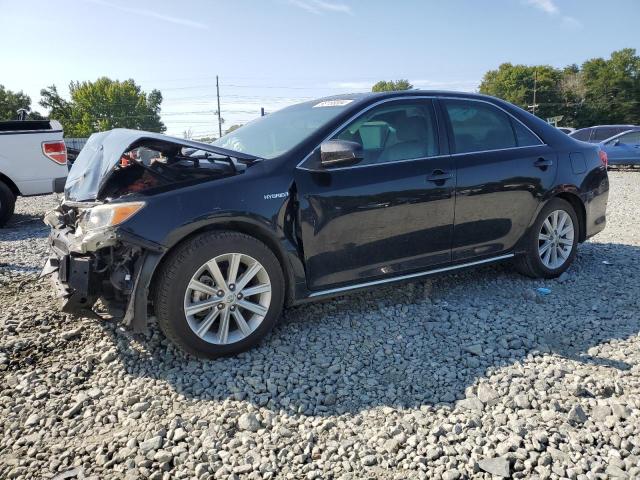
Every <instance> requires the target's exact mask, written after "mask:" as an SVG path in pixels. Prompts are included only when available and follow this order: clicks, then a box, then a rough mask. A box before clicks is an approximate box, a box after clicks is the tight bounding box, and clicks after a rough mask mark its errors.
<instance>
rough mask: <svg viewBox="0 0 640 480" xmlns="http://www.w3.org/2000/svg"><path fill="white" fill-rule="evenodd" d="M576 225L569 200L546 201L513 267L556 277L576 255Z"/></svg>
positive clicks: (540, 276)
mask: <svg viewBox="0 0 640 480" xmlns="http://www.w3.org/2000/svg"><path fill="white" fill-rule="evenodd" d="M579 227H580V225H579V223H578V216H577V215H576V212H575V210H574V209H573V207H572V206H571V204H570V203H569V202H567V201H565V200H562V199H561V198H554V199H552V200H550V201H549V202H548V203H547V205H545V207H544V208H543V209H542V211H541V212H540V214H539V215H538V218H537V219H536V222H535V223H534V224H533V227H532V228H531V229H530V231H529V232H528V234H527V237H526V238H525V250H526V253H525V254H523V255H520V256H519V257H518V258H516V260H515V266H516V269H517V270H518V271H519V272H520V273H522V274H523V275H526V276H528V277H532V278H555V277H558V276H559V275H561V274H562V273H563V272H564V271H565V270H567V269H568V268H569V266H570V265H571V264H572V263H573V260H574V259H575V257H576V252H577V247H578V236H579V231H580V228H579Z"/></svg>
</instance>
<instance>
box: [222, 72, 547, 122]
mask: <svg viewBox="0 0 640 480" xmlns="http://www.w3.org/2000/svg"><path fill="white" fill-rule="evenodd" d="M537 90H538V69H536V70H534V71H533V114H534V115H535V114H536V93H537ZM218 110H220V96H218Z"/></svg>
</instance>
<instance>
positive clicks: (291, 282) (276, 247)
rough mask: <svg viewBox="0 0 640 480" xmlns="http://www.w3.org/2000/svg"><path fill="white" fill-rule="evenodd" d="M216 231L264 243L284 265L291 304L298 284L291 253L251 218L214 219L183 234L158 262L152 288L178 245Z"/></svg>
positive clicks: (283, 269)
mask: <svg viewBox="0 0 640 480" xmlns="http://www.w3.org/2000/svg"><path fill="white" fill-rule="evenodd" d="M214 231H232V232H239V233H244V234H245V235H249V236H250V237H253V238H255V239H257V240H259V241H261V242H262V243H264V244H265V245H266V246H267V247H268V248H269V250H271V251H272V252H273V254H274V255H275V256H276V258H277V259H278V262H279V263H280V265H281V267H282V273H283V277H284V281H285V305H286V304H289V303H290V301H291V300H292V299H293V297H294V292H295V290H294V287H295V284H296V280H295V274H294V268H293V267H292V265H291V262H290V260H289V254H288V253H287V252H286V250H285V248H284V247H283V246H282V244H281V242H280V241H279V240H278V238H277V237H276V236H275V234H274V233H273V232H271V231H269V230H268V229H267V228H265V227H263V226H261V225H259V224H257V223H255V222H252V221H250V220H236V219H234V220H230V219H219V220H214V221H212V222H211V223H209V224H207V225H204V226H200V227H198V228H196V229H195V230H193V231H190V232H189V233H188V234H186V235H184V236H182V237H181V238H180V239H179V240H177V241H176V242H174V243H173V244H172V245H171V247H170V248H169V249H167V251H166V252H164V254H163V255H162V258H160V260H159V261H158V262H157V265H156V266H155V268H154V270H153V274H152V276H151V280H150V282H149V284H150V285H152V287H151V288H154V289H155V287H154V285H155V282H156V281H157V276H158V272H159V270H160V267H161V266H162V264H163V263H164V262H165V261H166V260H167V257H168V256H169V254H170V253H171V252H173V251H174V250H175V249H176V248H177V247H179V246H180V245H182V244H183V243H184V242H186V241H189V240H190V239H191V238H193V237H195V236H196V235H200V234H202V233H205V232H214Z"/></svg>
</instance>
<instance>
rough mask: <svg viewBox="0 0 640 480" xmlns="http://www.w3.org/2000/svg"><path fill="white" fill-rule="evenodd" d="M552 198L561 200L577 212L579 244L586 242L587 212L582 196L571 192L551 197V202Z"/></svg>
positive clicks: (563, 192)
mask: <svg viewBox="0 0 640 480" xmlns="http://www.w3.org/2000/svg"><path fill="white" fill-rule="evenodd" d="M552 198H561V199H562V200H564V201H566V202H568V203H569V204H570V205H571V206H572V207H573V210H574V211H575V212H576V216H577V217H578V229H579V230H578V242H580V243H582V242H584V241H585V240H586V238H587V210H586V208H585V206H584V203H583V202H582V199H581V198H580V196H578V195H577V194H575V193H572V192H570V191H562V192H559V193H557V194H556V195H554V196H553V197H551V198H550V199H549V200H551V199H552Z"/></svg>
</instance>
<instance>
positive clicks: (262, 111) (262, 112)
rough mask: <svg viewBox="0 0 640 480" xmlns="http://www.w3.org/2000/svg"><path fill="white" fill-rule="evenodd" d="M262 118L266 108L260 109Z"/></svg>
mask: <svg viewBox="0 0 640 480" xmlns="http://www.w3.org/2000/svg"><path fill="white" fill-rule="evenodd" d="M260 116H261V117H264V107H260Z"/></svg>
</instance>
